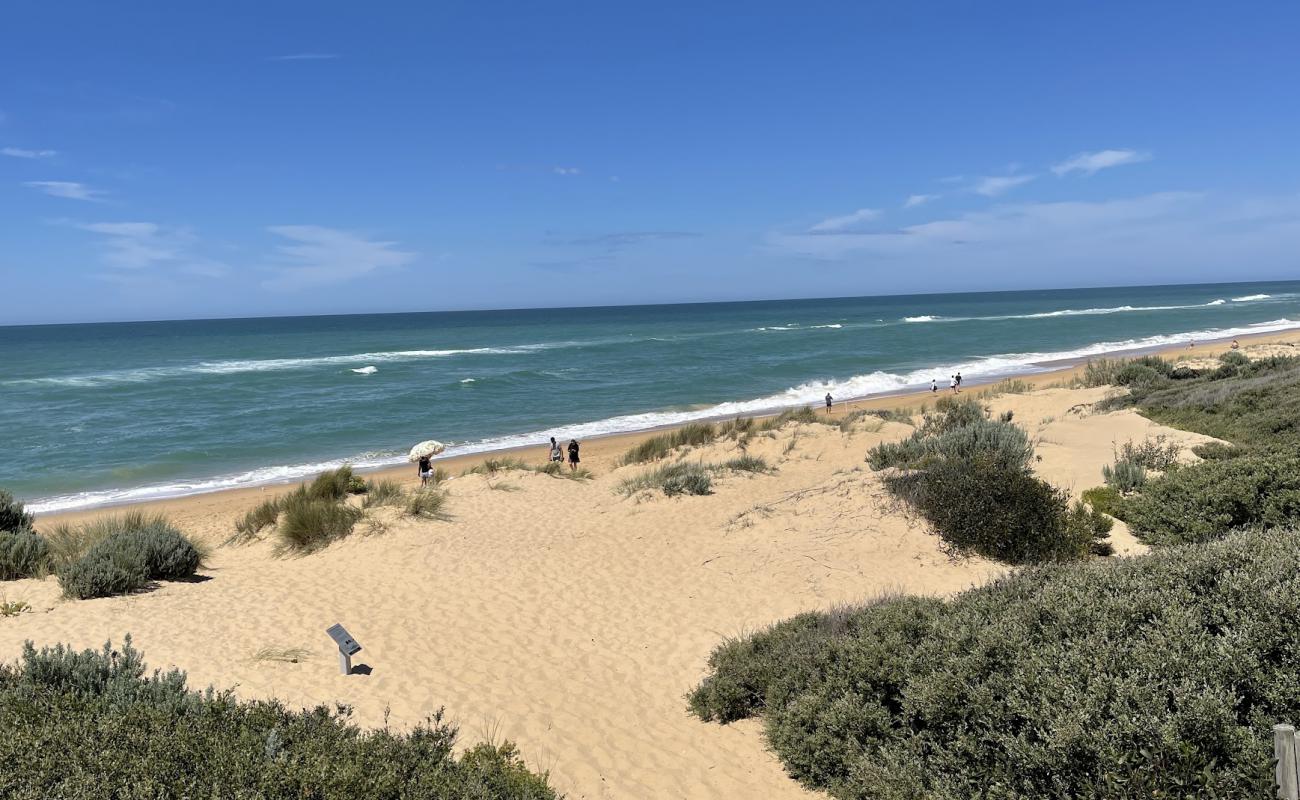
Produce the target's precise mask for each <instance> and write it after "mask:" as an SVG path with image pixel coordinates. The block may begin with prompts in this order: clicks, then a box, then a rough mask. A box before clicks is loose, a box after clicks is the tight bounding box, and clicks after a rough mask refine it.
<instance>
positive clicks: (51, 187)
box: [23, 181, 107, 203]
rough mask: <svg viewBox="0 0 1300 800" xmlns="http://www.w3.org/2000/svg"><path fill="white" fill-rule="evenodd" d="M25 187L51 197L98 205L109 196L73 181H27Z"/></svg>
mask: <svg viewBox="0 0 1300 800" xmlns="http://www.w3.org/2000/svg"><path fill="white" fill-rule="evenodd" d="M23 185H24V186H26V187H28V188H29V189H35V190H37V191H38V192H44V193H45V194H48V195H49V196H50V197H66V198H68V199H69V200H89V201H91V202H96V203H97V202H99V201H100V200H102V199H103V196H104V195H105V194H107V192H103V191H101V190H99V189H92V188H90V187H89V186H87V185H85V184H84V183H74V182H72V181H27V182H26V183H24V184H23Z"/></svg>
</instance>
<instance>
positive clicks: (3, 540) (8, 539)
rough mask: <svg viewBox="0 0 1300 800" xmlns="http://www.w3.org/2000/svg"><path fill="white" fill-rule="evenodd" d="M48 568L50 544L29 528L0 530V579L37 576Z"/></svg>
mask: <svg viewBox="0 0 1300 800" xmlns="http://www.w3.org/2000/svg"><path fill="white" fill-rule="evenodd" d="M49 570H50V545H49V543H48V542H46V541H45V538H44V537H42V536H38V535H36V533H34V532H32V531H30V530H22V531H18V532H10V531H0V581H13V580H18V579H19V578H39V577H42V576H44V575H45V574H46V573H47V572H49Z"/></svg>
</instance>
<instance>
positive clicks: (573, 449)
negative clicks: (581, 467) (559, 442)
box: [569, 439, 582, 472]
mask: <svg viewBox="0 0 1300 800" xmlns="http://www.w3.org/2000/svg"><path fill="white" fill-rule="evenodd" d="M581 460H582V459H580V458H578V440H577V439H570V440H569V469H571V470H573V471H575V472H576V471H577V470H578V462H579V461H581Z"/></svg>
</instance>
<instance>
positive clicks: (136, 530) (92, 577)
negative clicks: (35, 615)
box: [58, 512, 203, 600]
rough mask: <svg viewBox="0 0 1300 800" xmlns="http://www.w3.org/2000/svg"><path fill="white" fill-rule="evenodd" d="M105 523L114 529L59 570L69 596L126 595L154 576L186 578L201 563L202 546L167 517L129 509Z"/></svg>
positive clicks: (60, 580)
mask: <svg viewBox="0 0 1300 800" xmlns="http://www.w3.org/2000/svg"><path fill="white" fill-rule="evenodd" d="M105 523H106V524H105V525H104V527H106V528H108V527H115V528H116V530H113V531H112V532H111V533H109V534H108V535H107V536H105V537H103V538H102V539H99V540H98V541H97V542H95V544H93V545H92V546H91V547H90V548H89V549H88V550H86V552H85V554H84V555H82V556H81V557H80V558H79V559H77V560H76V561H73V562H70V563H68V564H66V565H64V566H63V567H61V568H60V569H59V573H58V574H59V585H60V586H61V587H62V588H63V593H64V594H65V595H67V596H68V597H72V598H76V599H79V600H86V599H89V598H92V597H109V596H112V595H118V594H128V593H130V592H135V591H139V590H140V589H143V588H145V587H146V586H147V585H148V584H149V582H150V581H174V580H181V579H184V578H188V577H190V576H192V575H193V574H194V573H195V572H196V571H197V570H198V568H199V567H200V566H201V565H202V563H203V553H202V551H201V550H200V549H199V548H198V547H197V546H196V545H195V544H194V542H192V541H191V540H190V539H189V538H188V537H187V536H185V534H183V533H181V532H180V531H179V530H177V529H176V528H175V527H174V526H173V525H172V524H171V523H170V522H169V521H168V520H167V519H166V517H163V516H161V515H153V516H146V515H143V514H140V513H138V512H129V513H127V514H125V515H123V516H121V517H109V518H106V520H105Z"/></svg>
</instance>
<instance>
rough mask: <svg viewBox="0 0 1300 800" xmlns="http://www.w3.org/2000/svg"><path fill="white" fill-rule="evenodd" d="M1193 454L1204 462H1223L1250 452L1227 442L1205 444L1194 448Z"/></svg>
mask: <svg viewBox="0 0 1300 800" xmlns="http://www.w3.org/2000/svg"><path fill="white" fill-rule="evenodd" d="M1192 452H1193V453H1195V454H1196V456H1197V457H1198V458H1200V459H1202V460H1204V461H1222V460H1224V459H1227V458H1236V457H1237V456H1243V455H1245V454H1246V453H1248V452H1250V450H1249V449H1248V448H1245V447H1237V446H1236V445H1233V444H1229V443H1227V442H1204V443H1202V444H1198V445H1196V446H1195V447H1193V448H1192Z"/></svg>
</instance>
